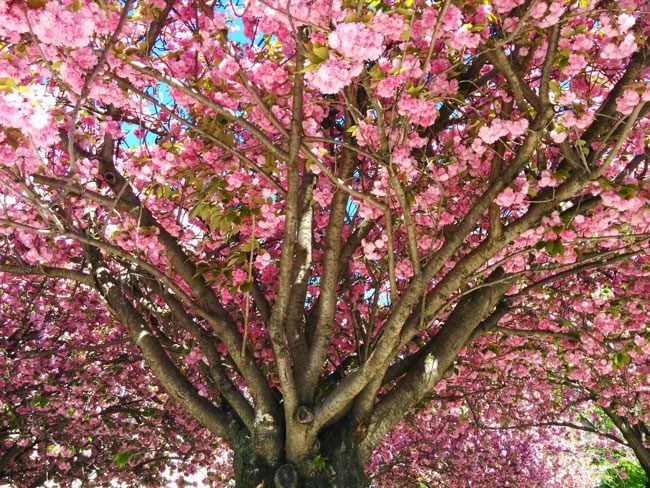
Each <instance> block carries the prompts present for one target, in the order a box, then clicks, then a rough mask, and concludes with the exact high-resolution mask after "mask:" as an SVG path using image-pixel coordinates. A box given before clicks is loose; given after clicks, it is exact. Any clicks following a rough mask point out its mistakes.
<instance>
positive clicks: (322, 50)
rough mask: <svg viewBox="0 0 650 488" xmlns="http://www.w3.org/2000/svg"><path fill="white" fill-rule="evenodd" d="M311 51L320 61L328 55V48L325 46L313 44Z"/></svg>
mask: <svg viewBox="0 0 650 488" xmlns="http://www.w3.org/2000/svg"><path fill="white" fill-rule="evenodd" d="M312 52H313V53H314V55H315V56H316V57H317V58H318V59H320V60H322V61H325V60H326V59H327V58H328V57H329V49H327V46H314V48H313V49H312Z"/></svg>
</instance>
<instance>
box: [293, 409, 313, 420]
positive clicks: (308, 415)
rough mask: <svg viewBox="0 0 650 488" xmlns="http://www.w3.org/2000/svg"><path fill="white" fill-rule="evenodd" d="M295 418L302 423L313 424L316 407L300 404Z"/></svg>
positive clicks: (294, 415)
mask: <svg viewBox="0 0 650 488" xmlns="http://www.w3.org/2000/svg"><path fill="white" fill-rule="evenodd" d="M293 418H295V419H296V422H298V423H299V424H302V425H308V424H311V423H312V422H313V421H314V409H313V408H312V407H310V406H308V405H300V406H299V407H298V408H296V411H295V413H294V414H293Z"/></svg>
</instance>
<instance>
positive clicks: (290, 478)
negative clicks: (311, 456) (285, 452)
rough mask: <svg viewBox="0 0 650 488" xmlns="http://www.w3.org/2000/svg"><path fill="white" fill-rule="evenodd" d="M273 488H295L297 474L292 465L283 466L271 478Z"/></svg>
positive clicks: (296, 485)
mask: <svg viewBox="0 0 650 488" xmlns="http://www.w3.org/2000/svg"><path fill="white" fill-rule="evenodd" d="M273 483H274V484H275V488H297V487H298V473H296V468H294V467H293V465H292V464H283V465H282V466H280V467H279V468H278V469H277V471H276V472H275V476H274V477H273Z"/></svg>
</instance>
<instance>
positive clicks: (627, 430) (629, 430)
mask: <svg viewBox="0 0 650 488" xmlns="http://www.w3.org/2000/svg"><path fill="white" fill-rule="evenodd" d="M604 410H605V413H606V414H607V415H608V416H609V418H610V419H612V422H614V425H616V427H617V428H618V430H620V431H621V434H623V438H624V439H625V441H626V442H627V445H628V446H629V447H630V448H631V449H632V451H634V454H635V455H636V458H637V460H638V461H639V464H640V465H641V467H642V468H643V471H644V472H645V476H646V488H650V449H648V448H647V447H646V446H645V443H644V439H643V437H644V436H643V432H642V429H641V428H640V427H641V426H640V425H639V426H634V425H630V423H629V422H628V421H627V419H626V418H625V417H621V416H620V415H618V414H616V413H615V412H614V411H613V410H610V409H604ZM646 432H647V430H646Z"/></svg>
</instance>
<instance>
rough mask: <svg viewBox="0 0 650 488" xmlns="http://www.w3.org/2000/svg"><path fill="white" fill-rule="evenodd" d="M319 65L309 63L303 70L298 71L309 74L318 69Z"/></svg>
mask: <svg viewBox="0 0 650 488" xmlns="http://www.w3.org/2000/svg"><path fill="white" fill-rule="evenodd" d="M320 65H321V63H311V64H308V65H307V66H305V67H304V68H303V69H301V70H300V72H301V73H309V72H310V71H316V70H317V69H318V68H320Z"/></svg>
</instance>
